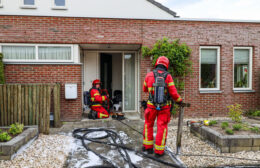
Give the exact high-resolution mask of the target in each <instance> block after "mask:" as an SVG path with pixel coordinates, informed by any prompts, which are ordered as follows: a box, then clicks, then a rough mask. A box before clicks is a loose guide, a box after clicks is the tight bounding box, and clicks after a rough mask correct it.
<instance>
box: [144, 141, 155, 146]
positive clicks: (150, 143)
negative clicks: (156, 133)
mask: <svg viewBox="0 0 260 168" xmlns="http://www.w3.org/2000/svg"><path fill="white" fill-rule="evenodd" d="M143 144H144V145H153V141H147V140H143Z"/></svg>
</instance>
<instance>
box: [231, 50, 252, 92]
mask: <svg viewBox="0 0 260 168" xmlns="http://www.w3.org/2000/svg"><path fill="white" fill-rule="evenodd" d="M236 49H244V50H249V81H248V82H249V87H248V88H235V50H236ZM252 69H253V47H234V48H233V90H234V91H239V90H242V91H243V90H252V72H253V71H252Z"/></svg>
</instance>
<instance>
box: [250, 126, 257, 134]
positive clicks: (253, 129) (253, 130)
mask: <svg viewBox="0 0 260 168" xmlns="http://www.w3.org/2000/svg"><path fill="white" fill-rule="evenodd" d="M250 130H251V131H252V132H255V133H259V128H258V127H253V128H250Z"/></svg>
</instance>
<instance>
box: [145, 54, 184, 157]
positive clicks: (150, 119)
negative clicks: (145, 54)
mask: <svg viewBox="0 0 260 168" xmlns="http://www.w3.org/2000/svg"><path fill="white" fill-rule="evenodd" d="M168 67H169V60H168V58H167V57H165V56H161V57H159V58H158V59H157V61H156V64H155V69H154V70H153V71H152V72H149V73H148V74H147V75H146V77H145V81H144V86H143V91H144V92H148V93H149V99H148V102H147V108H146V109H145V114H144V115H145V124H144V130H143V151H147V152H148V153H149V154H152V153H153V151H154V153H155V156H156V157H160V156H162V155H163V154H164V148H165V144H166V140H167V133H168V123H169V122H170V117H171V112H170V111H171V110H170V109H171V106H172V100H171V99H173V100H174V101H175V102H176V103H177V104H181V103H182V98H181V97H180V95H179V94H178V93H177V90H176V88H175V85H174V82H173V79H172V76H171V75H170V73H169V72H168ZM156 117H157V134H156V138H155V144H154V137H153V126H154V121H155V119H156ZM153 148H154V150H153Z"/></svg>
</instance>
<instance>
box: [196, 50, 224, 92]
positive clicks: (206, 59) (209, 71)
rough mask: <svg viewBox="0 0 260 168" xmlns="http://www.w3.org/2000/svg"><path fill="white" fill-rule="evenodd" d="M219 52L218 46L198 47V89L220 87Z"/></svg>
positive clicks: (216, 88)
mask: <svg viewBox="0 0 260 168" xmlns="http://www.w3.org/2000/svg"><path fill="white" fill-rule="evenodd" d="M219 53H220V48H219V47H206V46H205V47H200V90H219V89H220V80H219V79H220V61H219V60H220V58H219V57H220V54H219Z"/></svg>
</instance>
